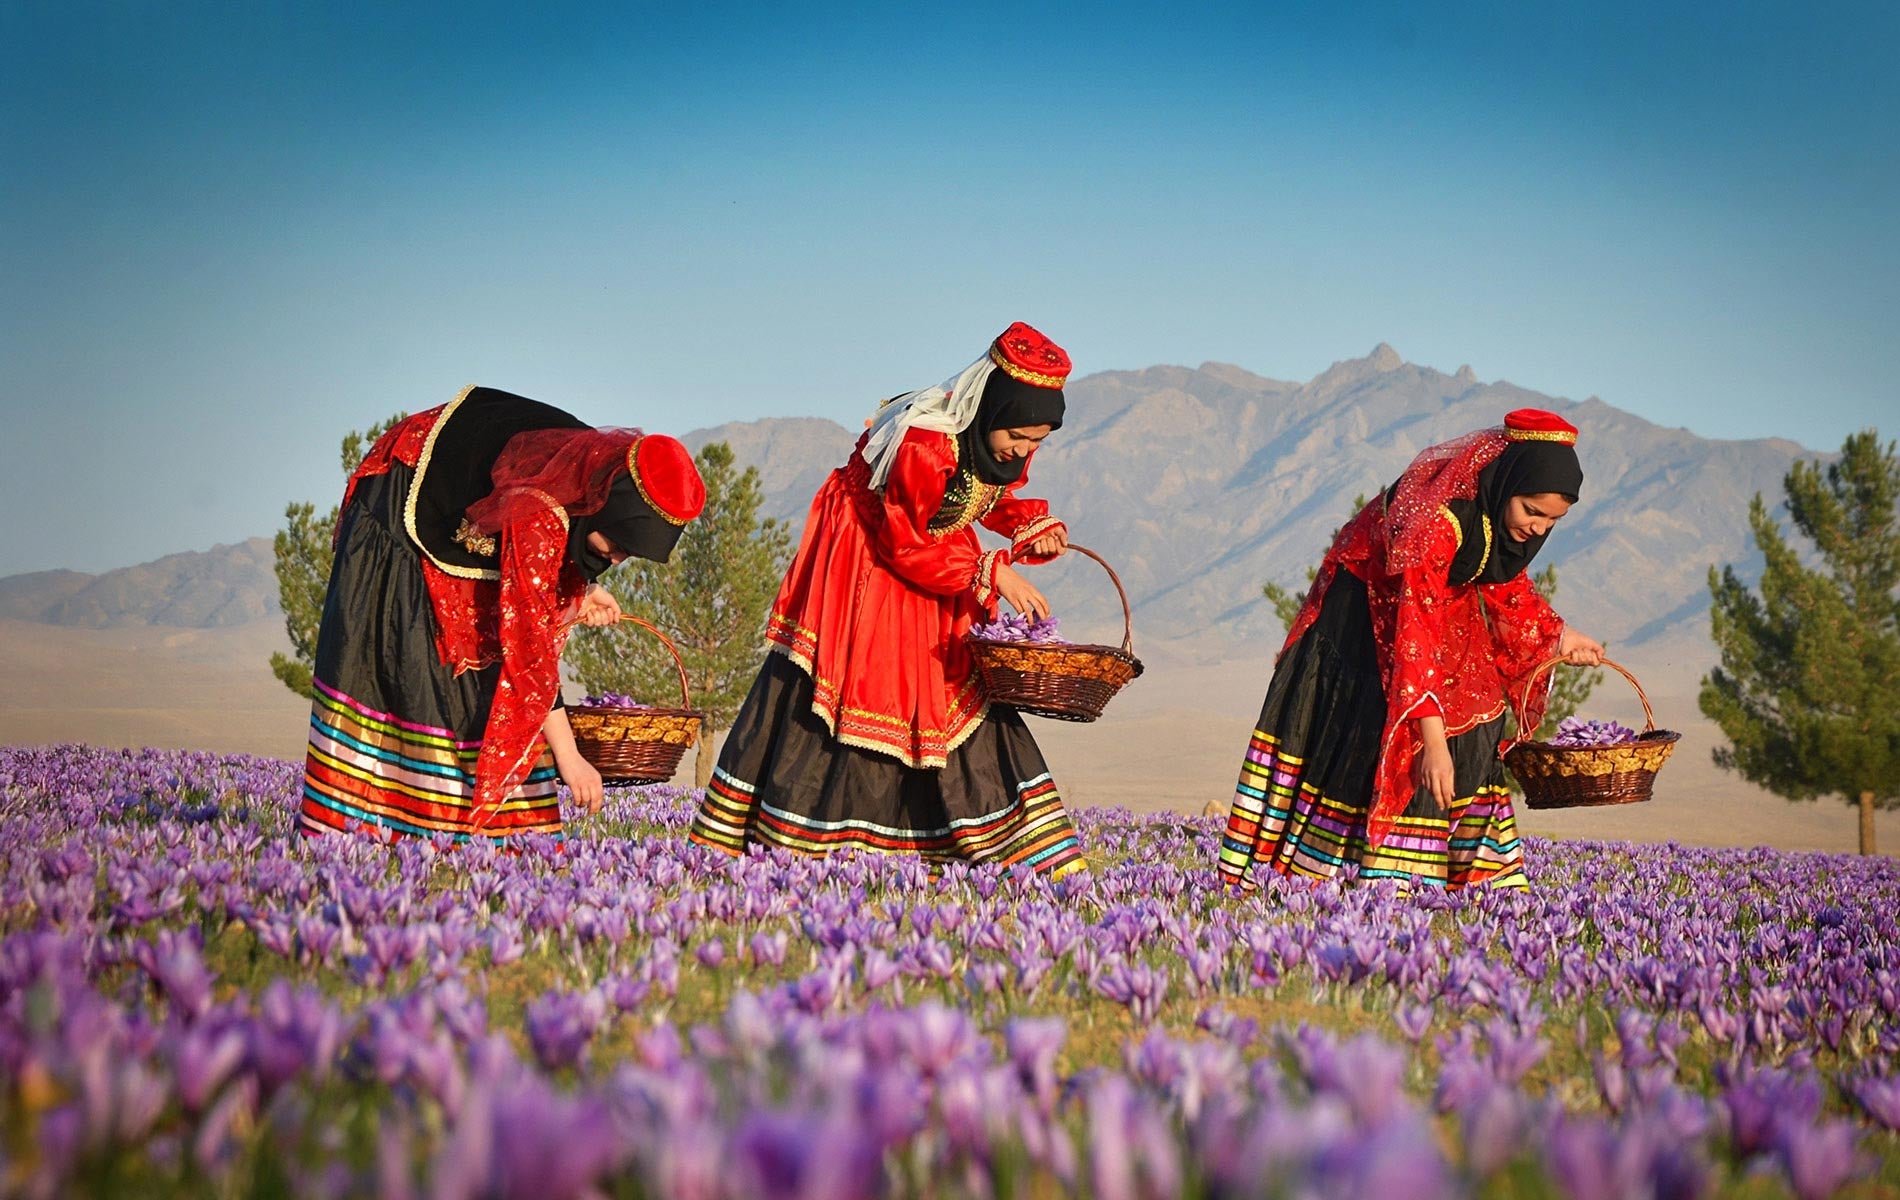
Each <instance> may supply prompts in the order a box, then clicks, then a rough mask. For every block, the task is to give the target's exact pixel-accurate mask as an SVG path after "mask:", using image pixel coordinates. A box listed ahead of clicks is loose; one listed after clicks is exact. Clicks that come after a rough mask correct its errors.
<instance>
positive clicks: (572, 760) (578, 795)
mask: <svg viewBox="0 0 1900 1200" xmlns="http://www.w3.org/2000/svg"><path fill="white" fill-rule="evenodd" d="M554 768H555V770H557V771H559V772H560V773H561V782H562V783H565V784H566V785H567V791H568V794H569V795H570V796H572V797H574V803H576V804H578V805H580V806H581V808H583V809H585V810H586V812H587V815H589V816H592V815H594V814H595V813H597V812H599V811H600V806H601V804H602V803H603V802H604V801H605V800H606V799H607V788H606V785H605V784H603V783H601V781H600V772H599V771H598V770H596V769H595V768H594V764H593V763H590V762H588V761H587V760H586V759H584V758H582V757H581V756H580V751H578V750H576V751H572V752H570V753H569V754H568V755H567V756H565V757H563V756H561V755H558V754H557V755H555V757H554Z"/></svg>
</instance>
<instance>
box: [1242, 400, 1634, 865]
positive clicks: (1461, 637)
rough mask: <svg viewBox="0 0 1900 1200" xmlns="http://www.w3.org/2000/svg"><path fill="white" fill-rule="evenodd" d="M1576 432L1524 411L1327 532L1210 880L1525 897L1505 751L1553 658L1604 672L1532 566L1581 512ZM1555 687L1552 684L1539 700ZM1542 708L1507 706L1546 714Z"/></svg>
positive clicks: (1597, 652) (1532, 723) (1438, 457)
mask: <svg viewBox="0 0 1900 1200" xmlns="http://www.w3.org/2000/svg"><path fill="white" fill-rule="evenodd" d="M1576 440H1577V431H1576V429H1575V427H1573V426H1572V425H1570V424H1569V423H1568V422H1566V421H1564V420H1563V419H1562V418H1560V417H1557V416H1555V415H1554V414H1552V413H1547V412H1542V411H1539V410H1535V409H1520V410H1518V411H1516V412H1513V413H1511V414H1510V415H1509V416H1507V417H1506V418H1505V423H1504V425H1503V426H1502V427H1501V428H1496V429H1486V430H1481V431H1479V432H1477V433H1474V434H1470V435H1468V436H1466V437H1463V438H1459V439H1457V440H1456V441H1452V442H1447V443H1445V444H1443V445H1439V446H1434V447H1431V448H1430V449H1428V450H1426V451H1424V452H1423V453H1422V454H1420V455H1419V456H1418V457H1417V458H1416V459H1415V460H1413V462H1412V465H1411V466H1410V467H1409V468H1407V469H1406V472H1405V474H1404V475H1403V476H1401V477H1400V479H1399V481H1398V482H1397V483H1395V484H1393V485H1392V487H1391V488H1390V489H1389V490H1387V491H1386V492H1385V493H1384V494H1383V495H1381V496H1380V497H1379V498H1378V499H1375V500H1374V501H1372V502H1371V503H1370V504H1368V505H1366V506H1365V508H1363V509H1361V510H1360V511H1359V513H1358V514H1357V515H1356V516H1355V517H1354V518H1353V519H1352V520H1351V521H1350V522H1348V523H1347V525H1346V526H1345V528H1343V529H1341V530H1340V531H1339V533H1338V535H1337V536H1336V537H1335V538H1334V539H1333V545H1332V548H1331V549H1330V550H1329V551H1327V554H1326V559H1325V561H1324V563H1322V564H1321V566H1320V570H1319V574H1318V575H1317V577H1316V578H1315V579H1314V580H1313V587H1312V590H1311V592H1310V593H1309V594H1308V595H1307V598H1306V603H1305V605H1304V607H1302V608H1301V609H1300V614H1299V616H1298V617H1297V618H1296V619H1295V620H1294V622H1293V627H1292V628H1291V629H1290V630H1288V631H1287V640H1286V645H1285V648H1284V649H1282V650H1281V652H1280V659H1279V662H1278V664H1277V665H1276V667H1275V669H1274V673H1273V682H1272V683H1271V684H1270V685H1269V687H1268V688H1267V698H1266V702H1265V704H1264V705H1262V707H1261V711H1260V723H1259V726H1258V727H1257V728H1256V729H1255V731H1254V735H1253V739H1252V742H1251V744H1250V746H1249V747H1248V751H1247V757H1246V760H1245V761H1244V762H1243V763H1242V765H1241V772H1240V783H1239V786H1238V787H1237V788H1236V790H1235V794H1234V802H1233V809H1232V811H1231V813H1230V815H1229V818H1228V822H1227V834H1226V837H1225V838H1224V839H1223V840H1222V843H1221V851H1220V872H1221V875H1222V877H1223V878H1224V879H1226V880H1227V881H1228V882H1229V883H1230V884H1231V885H1235V886H1239V887H1242V888H1251V887H1253V886H1254V881H1253V880H1252V878H1250V875H1251V871H1252V869H1253V867H1254V866H1255V865H1256V864H1264V865H1265V866H1267V867H1270V868H1271V869H1273V870H1275V871H1278V872H1280V873H1281V874H1290V873H1298V874H1302V875H1315V876H1331V875H1333V874H1335V873H1337V872H1339V871H1340V870H1341V869H1342V868H1345V867H1348V866H1351V867H1354V868H1356V869H1357V871H1358V874H1359V875H1360V876H1362V877H1370V878H1380V877H1384V878H1395V879H1400V880H1422V881H1424V882H1425V883H1427V884H1431V885H1436V886H1440V887H1453V888H1457V887H1465V886H1470V885H1474V884H1489V885H1491V886H1497V887H1523V886H1525V885H1526V880H1525V878H1524V869H1523V849H1522V847H1521V845H1520V843H1519V841H1518V837H1517V826H1516V818H1515V815H1514V814H1513V811H1512V808H1511V801H1510V795H1509V792H1508V790H1507V789H1506V787H1505V785H1504V773H1503V771H1504V769H1503V766H1502V764H1501V763H1500V761H1499V757H1498V749H1499V745H1500V742H1501V739H1502V735H1503V727H1504V711H1505V705H1506V703H1507V698H1508V699H1515V698H1517V697H1521V696H1523V695H1524V694H1525V687H1526V685H1527V684H1528V683H1529V682H1530V676H1531V673H1532V672H1533V671H1535V670H1536V668H1537V667H1538V666H1539V665H1541V664H1542V663H1544V662H1547V661H1549V660H1550V659H1551V658H1553V657H1555V656H1557V655H1559V654H1561V655H1563V656H1565V657H1566V658H1568V659H1569V661H1571V662H1573V663H1578V664H1588V665H1594V664H1596V663H1599V662H1601V661H1602V658H1603V647H1602V646H1601V645H1600V644H1599V643H1598V642H1596V641H1595V640H1594V639H1592V638H1589V637H1586V636H1584V635H1583V634H1580V633H1578V632H1576V631H1575V630H1572V629H1568V628H1566V627H1565V625H1564V623H1563V620H1562V619H1561V618H1559V617H1558V616H1557V614H1556V613H1554V612H1552V611H1551V609H1550V606H1549V605H1548V604H1546V603H1545V602H1544V599H1543V597H1541V596H1539V595H1538V594H1537V590H1536V589H1535V588H1534V587H1532V585H1531V581H1530V577H1529V575H1528V574H1527V572H1526V568H1527V567H1528V566H1529V565H1530V562H1531V559H1532V558H1533V557H1535V556H1536V554H1537V551H1538V550H1539V549H1540V548H1541V547H1542V546H1543V543H1544V540H1545V538H1547V537H1548V536H1549V534H1550V530H1551V526H1552V525H1553V524H1554V523H1555V522H1556V521H1557V519H1558V518H1560V517H1562V516H1563V515H1564V513H1565V512H1567V511H1568V510H1569V508H1570V506H1571V505H1572V504H1574V503H1576V500H1577V496H1578V493H1579V491H1580V490H1581V488H1582V486H1583V468H1582V466H1581V465H1580V464H1579V463H1578V460H1577V452H1576ZM1547 691H1548V687H1546V689H1545V692H1546V693H1547ZM1544 703H1545V696H1544V694H1539V695H1536V696H1533V697H1532V699H1531V702H1530V707H1529V710H1528V711H1525V712H1521V713H1519V714H1518V717H1519V721H1520V726H1521V727H1522V728H1526V729H1531V728H1535V727H1536V725H1537V723H1538V722H1539V721H1540V720H1541V719H1542V717H1543V710H1544Z"/></svg>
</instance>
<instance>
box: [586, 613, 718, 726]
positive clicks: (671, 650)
mask: <svg viewBox="0 0 1900 1200" xmlns="http://www.w3.org/2000/svg"><path fill="white" fill-rule="evenodd" d="M620 619H621V620H622V621H625V622H627V623H628V624H630V625H638V626H639V627H640V628H642V629H644V630H646V631H647V632H648V633H650V634H652V635H653V636H654V637H656V638H659V639H660V645H662V646H665V647H666V652H667V653H668V654H670V655H672V656H673V669H674V670H675V671H677V672H678V673H679V677H680V707H681V708H691V707H692V706H693V698H692V697H691V696H690V695H688V694H687V691H686V660H685V659H683V658H681V657H680V650H679V647H678V646H675V645H674V644H673V639H672V638H670V637H667V636H666V634H665V633H664V632H663V631H662V630H661V629H660V627H659V626H658V625H655V624H654V623H653V622H651V621H649V620H646V619H645V618H644V617H636V616H634V615H633V614H632V613H621V614H620ZM580 623H581V619H580V618H579V617H575V618H574V619H573V620H572V621H569V622H568V623H567V624H565V625H563V626H561V632H562V633H566V632H567V631H568V630H570V629H572V628H574V626H576V625H579V624H580Z"/></svg>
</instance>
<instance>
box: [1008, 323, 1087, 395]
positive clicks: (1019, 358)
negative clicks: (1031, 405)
mask: <svg viewBox="0 0 1900 1200" xmlns="http://www.w3.org/2000/svg"><path fill="white" fill-rule="evenodd" d="M990 361H991V362H993V363H995V364H996V365H997V366H999V367H1001V368H1002V369H1003V370H1004V371H1005V372H1007V373H1008V374H1009V375H1010V376H1011V377H1012V378H1015V379H1020V380H1022V381H1023V382H1024V383H1028V384H1033V385H1035V386H1036V387H1046V388H1060V387H1061V386H1062V384H1063V381H1065V380H1067V379H1068V377H1069V370H1070V366H1071V364H1070V362H1069V354H1068V351H1066V350H1064V349H1063V348H1062V347H1060V346H1058V345H1056V344H1055V343H1054V342H1052V341H1050V340H1049V339H1048V338H1046V337H1044V336H1043V335H1042V333H1041V332H1040V331H1039V330H1037V329H1035V328H1034V327H1033V326H1029V325H1025V324H1023V323H1022V322H1021V321H1018V322H1016V323H1015V324H1014V325H1011V326H1010V327H1009V328H1008V329H1005V330H1004V331H1003V332H1002V334H1001V336H999V337H998V338H997V339H996V340H995V341H994V342H991V343H990Z"/></svg>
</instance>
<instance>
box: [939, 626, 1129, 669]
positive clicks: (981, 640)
mask: <svg viewBox="0 0 1900 1200" xmlns="http://www.w3.org/2000/svg"><path fill="white" fill-rule="evenodd" d="M963 640H964V641H966V642H968V643H969V644H970V645H972V646H996V647H998V648H1001V649H1011V650H1061V651H1074V652H1076V653H1080V654H1091V655H1100V656H1106V657H1108V658H1119V659H1121V660H1122V661H1123V662H1127V663H1132V664H1134V665H1135V666H1137V667H1139V666H1140V665H1141V659H1139V658H1137V657H1136V656H1135V655H1134V653H1133V652H1132V651H1128V650H1124V649H1122V648H1121V647H1120V646H1104V645H1102V644H1101V643H1099V642H1024V641H1017V640H1013V639H1010V638H985V637H978V636H976V635H975V634H973V633H966V634H964V635H963Z"/></svg>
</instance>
